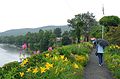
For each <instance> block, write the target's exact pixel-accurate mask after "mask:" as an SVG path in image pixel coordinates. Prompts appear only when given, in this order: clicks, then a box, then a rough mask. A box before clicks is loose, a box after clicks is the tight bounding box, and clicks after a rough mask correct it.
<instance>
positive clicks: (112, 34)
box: [105, 27, 120, 45]
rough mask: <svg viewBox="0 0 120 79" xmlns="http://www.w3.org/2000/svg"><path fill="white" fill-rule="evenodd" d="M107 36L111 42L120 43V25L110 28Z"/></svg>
mask: <svg viewBox="0 0 120 79" xmlns="http://www.w3.org/2000/svg"><path fill="white" fill-rule="evenodd" d="M105 38H106V39H107V40H108V41H109V42H110V43H111V44H118V45H120V27H110V30H109V31H108V32H107V33H106V35H105Z"/></svg>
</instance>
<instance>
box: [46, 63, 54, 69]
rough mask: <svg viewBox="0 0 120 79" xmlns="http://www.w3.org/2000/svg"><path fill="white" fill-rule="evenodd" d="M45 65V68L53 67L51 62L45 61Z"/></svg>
mask: <svg viewBox="0 0 120 79" xmlns="http://www.w3.org/2000/svg"><path fill="white" fill-rule="evenodd" d="M45 67H46V69H49V68H51V67H53V64H50V63H48V62H47V63H46V64H45Z"/></svg>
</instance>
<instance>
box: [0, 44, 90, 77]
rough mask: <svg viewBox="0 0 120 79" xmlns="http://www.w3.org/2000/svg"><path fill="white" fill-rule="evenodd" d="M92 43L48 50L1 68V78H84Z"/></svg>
mask: <svg viewBox="0 0 120 79" xmlns="http://www.w3.org/2000/svg"><path fill="white" fill-rule="evenodd" d="M91 47H92V45H91V44H90V43H81V44H77V45H69V46H63V47H61V48H56V49H54V50H50V51H49V50H48V51H46V52H43V53H42V54H35V55H32V56H31V57H28V58H26V59H24V60H23V61H22V63H18V62H11V63H9V64H6V65H4V66H3V67H2V68H0V70H1V71H0V75H2V76H1V77H0V79H1V78H2V79H82V78H83V69H84V66H85V65H86V63H87V61H88V60H89V56H88V55H89V52H90V51H91Z"/></svg>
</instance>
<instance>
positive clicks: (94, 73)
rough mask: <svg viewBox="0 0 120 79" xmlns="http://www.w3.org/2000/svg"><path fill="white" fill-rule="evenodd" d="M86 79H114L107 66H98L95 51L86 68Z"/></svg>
mask: <svg viewBox="0 0 120 79" xmlns="http://www.w3.org/2000/svg"><path fill="white" fill-rule="evenodd" d="M84 79H113V78H112V76H111V74H110V73H109V71H108V70H107V68H106V67H105V65H103V66H99V65H98V60H97V56H95V50H93V51H92V53H91V55H90V61H89V63H88V64H87V66H86V68H85V73H84Z"/></svg>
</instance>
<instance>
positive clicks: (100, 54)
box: [97, 43, 104, 66]
mask: <svg viewBox="0 0 120 79" xmlns="http://www.w3.org/2000/svg"><path fill="white" fill-rule="evenodd" d="M103 53H104V48H103V46H101V45H100V44H99V43H98V44H97V56H98V61H99V66H102V65H103Z"/></svg>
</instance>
